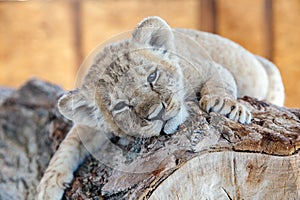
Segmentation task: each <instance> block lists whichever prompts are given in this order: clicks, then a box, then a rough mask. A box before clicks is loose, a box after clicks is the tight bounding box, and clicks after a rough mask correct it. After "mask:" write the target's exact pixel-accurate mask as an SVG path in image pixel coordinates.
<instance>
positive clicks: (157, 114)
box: [147, 104, 165, 121]
mask: <svg viewBox="0 0 300 200" xmlns="http://www.w3.org/2000/svg"><path fill="white" fill-rule="evenodd" d="M164 112H165V108H164V106H163V105H162V104H155V105H153V106H151V108H150V109H149V112H148V113H149V115H148V116H147V119H148V120H150V121H154V120H163V119H162V116H163V114H164Z"/></svg>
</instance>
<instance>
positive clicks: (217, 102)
mask: <svg viewBox="0 0 300 200" xmlns="http://www.w3.org/2000/svg"><path fill="white" fill-rule="evenodd" d="M199 106H200V108H202V109H203V110H205V111H206V112H207V113H210V112H217V113H220V114H222V115H225V116H226V117H228V118H229V119H231V120H234V121H238V122H240V123H242V124H249V123H251V119H252V116H251V112H250V111H249V110H248V109H247V108H246V107H245V106H244V105H242V104H241V103H239V102H237V101H236V100H233V99H230V98H228V97H221V96H216V95H214V96H209V95H205V96H203V97H202V98H201V100H200V102H199Z"/></svg>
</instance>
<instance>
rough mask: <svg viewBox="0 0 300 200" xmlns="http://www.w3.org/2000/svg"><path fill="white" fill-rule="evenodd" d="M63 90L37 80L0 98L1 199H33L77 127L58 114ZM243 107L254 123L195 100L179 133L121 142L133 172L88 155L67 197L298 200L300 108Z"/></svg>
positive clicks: (246, 100)
mask: <svg viewBox="0 0 300 200" xmlns="http://www.w3.org/2000/svg"><path fill="white" fill-rule="evenodd" d="M62 92H63V90H62V89H60V88H59V87H57V86H54V85H51V84H49V83H45V82H42V81H39V80H31V81H29V82H28V83H26V84H25V85H24V86H23V87H22V88H20V89H19V90H16V91H10V92H7V90H6V92H5V94H6V97H5V98H2V100H1V99H0V104H1V106H0V124H1V129H0V138H1V140H0V142H1V145H0V165H1V169H0V178H1V179H0V180H1V182H0V191H1V193H0V199H32V198H33V195H34V194H35V187H36V186H37V184H38V180H39V179H40V178H41V176H42V173H43V171H44V170H45V168H46V166H47V163H48V162H49V159H50V157H51V155H52V154H53V152H54V151H55V149H56V148H57V146H58V144H59V142H60V141H61V140H62V139H63V138H64V136H65V134H66V133H67V131H68V130H69V128H70V126H71V123H70V122H69V121H67V120H66V119H64V118H63V117H62V116H61V115H60V114H59V113H58V111H57V108H56V101H57V99H58V97H59V96H60V95H61V94H62ZM0 93H1V94H2V93H3V92H1V90H0ZM10 93H11V94H10ZM7 94H8V95H7ZM2 96H3V95H2ZM240 101H241V102H243V103H244V104H246V105H247V106H248V107H249V108H251V110H252V115H253V120H252V124H250V125H242V124H239V123H236V122H233V121H231V120H229V119H227V118H225V117H223V116H221V115H218V114H215V113H211V114H206V113H205V112H203V111H201V110H200V109H199V108H198V106H197V104H196V103H195V102H188V103H189V107H190V108H191V113H192V114H191V117H190V118H189V120H187V121H186V122H185V123H184V124H182V125H181V126H180V128H179V131H178V132H177V133H175V134H174V135H162V136H159V137H152V138H148V139H146V138H140V139H135V140H133V141H129V142H128V143H126V144H125V143H124V142H122V140H119V139H118V138H114V141H113V143H114V144H116V145H118V146H119V147H120V148H119V149H121V150H122V153H123V155H125V156H124V157H125V158H126V159H128V160H127V162H126V166H122V169H120V168H113V167H112V166H111V165H107V163H106V162H104V161H102V160H100V161H99V160H97V159H95V158H94V157H92V156H89V157H88V158H87V159H86V161H85V162H84V163H83V164H82V165H81V166H80V167H79V169H78V170H77V171H76V172H75V178H74V180H73V183H72V185H71V187H70V188H68V189H67V191H66V193H65V198H66V199H88V198H90V199H152V200H154V199H299V198H300V176H299V175H300V157H299V156H300V155H299V148H300V110H299V109H289V108H284V107H278V106H274V105H270V104H268V103H266V102H262V101H257V100H255V99H252V98H250V97H245V98H243V99H240ZM1 102H2V103H1ZM107 149H109V147H108V148H107Z"/></svg>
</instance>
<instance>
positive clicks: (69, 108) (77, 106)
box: [58, 90, 97, 126]
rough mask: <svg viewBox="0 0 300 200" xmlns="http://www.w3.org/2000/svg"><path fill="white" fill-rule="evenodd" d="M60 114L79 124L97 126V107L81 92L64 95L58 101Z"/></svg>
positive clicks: (75, 91)
mask: <svg viewBox="0 0 300 200" xmlns="http://www.w3.org/2000/svg"><path fill="white" fill-rule="evenodd" d="M58 109H59V112H60V113H61V114H62V115H64V116H65V117H66V118H68V119H70V120H72V121H73V122H75V123H77V124H83V125H87V126H93V125H95V123H97V122H96V120H97V118H96V117H95V112H96V111H97V109H96V107H95V106H93V105H92V104H91V102H90V101H89V100H88V99H87V98H86V97H85V96H84V95H83V94H82V93H81V92H80V90H73V91H70V92H68V93H66V94H64V95H63V96H62V97H61V98H60V99H59V101H58Z"/></svg>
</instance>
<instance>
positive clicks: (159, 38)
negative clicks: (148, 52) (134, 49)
mask: <svg viewBox="0 0 300 200" xmlns="http://www.w3.org/2000/svg"><path fill="white" fill-rule="evenodd" d="M132 36H133V41H134V42H136V43H138V44H139V45H142V46H145V47H155V48H162V49H166V50H171V51H175V44H174V35H173V32H172V30H171V28H170V26H169V25H168V24H167V22H165V21H164V20H163V19H161V18H160V17H148V18H146V19H144V20H143V21H141V22H140V23H139V25H138V26H137V28H136V29H135V30H134V32H133V34H132Z"/></svg>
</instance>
